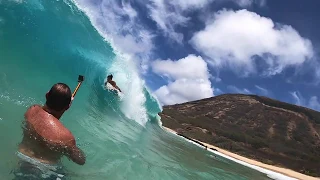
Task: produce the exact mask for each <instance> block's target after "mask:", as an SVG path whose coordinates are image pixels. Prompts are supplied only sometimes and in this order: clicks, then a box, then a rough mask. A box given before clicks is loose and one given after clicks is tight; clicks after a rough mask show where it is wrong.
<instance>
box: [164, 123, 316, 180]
mask: <svg viewBox="0 0 320 180" xmlns="http://www.w3.org/2000/svg"><path fill="white" fill-rule="evenodd" d="M162 128H163V129H164V130H166V131H168V132H170V133H173V134H175V135H177V136H180V137H182V138H185V139H186V140H189V141H192V143H195V144H197V145H199V146H202V147H203V148H205V149H206V150H209V151H211V152H213V153H215V154H218V155H220V156H221V155H224V156H227V157H230V158H228V159H230V160H233V159H235V160H237V161H241V162H244V163H246V164H249V165H251V166H256V167H258V168H263V169H265V170H269V171H272V172H275V173H280V174H281V175H284V176H288V177H291V178H295V179H300V180H320V177H312V176H308V175H305V174H302V173H299V172H296V171H293V170H291V169H286V168H281V167H277V166H272V165H268V164H264V163H262V162H259V161H256V160H253V159H249V158H246V157H243V156H240V155H238V154H235V153H232V152H229V151H227V150H224V149H221V148H219V147H216V146H213V145H211V144H207V143H204V142H201V141H198V140H195V139H192V138H188V137H184V136H181V135H179V134H178V133H177V132H176V131H174V130H172V129H170V128H167V127H165V126H162ZM215 151H216V152H215ZM233 161H234V160H233ZM237 161H236V162H237ZM241 162H237V163H240V164H243V163H241ZM251 166H248V167H249V168H253V167H251ZM258 168H253V169H255V170H257V169H258ZM258 171H259V170H258ZM260 172H262V171H260ZM263 173H265V174H267V173H266V172H263ZM271 178H272V177H271Z"/></svg>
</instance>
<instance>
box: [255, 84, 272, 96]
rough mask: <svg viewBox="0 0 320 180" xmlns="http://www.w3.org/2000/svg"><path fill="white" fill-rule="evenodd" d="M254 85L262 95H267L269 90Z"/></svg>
mask: <svg viewBox="0 0 320 180" xmlns="http://www.w3.org/2000/svg"><path fill="white" fill-rule="evenodd" d="M255 87H256V88H257V89H258V90H259V91H260V92H261V93H262V94H263V95H269V91H268V90H267V89H265V88H263V87H261V86H258V85H255Z"/></svg>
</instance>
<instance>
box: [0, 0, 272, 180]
mask: <svg viewBox="0 0 320 180" xmlns="http://www.w3.org/2000/svg"><path fill="white" fill-rule="evenodd" d="M92 15H93V14H90V12H89V11H88V10H86V8H85V7H83V6H81V5H80V4H77V2H74V1H69V0H64V1H62V0H56V1H51V0H47V1H44V0H28V1H22V0H11V1H0V84H1V85H0V139H1V153H0V159H1V161H0V179H1V180H2V179H3V180H7V179H8V180H9V179H12V178H13V174H12V169H14V168H15V167H16V165H17V163H18V160H19V159H18V157H17V155H16V152H17V145H18V144H19V143H20V142H21V138H22V128H21V123H22V121H23V115H24V113H25V111H26V110H27V108H28V107H29V106H30V105H33V104H43V103H44V102H45V93H46V92H47V91H48V90H49V89H50V87H51V86H52V85H53V84H55V83H57V82H64V83H66V84H68V85H69V86H70V87H71V88H72V89H74V88H75V87H76V85H77V78H78V75H84V76H85V81H84V83H83V85H82V86H81V88H80V90H79V92H78V93H77V96H76V97H75V100H74V102H73V104H72V107H71V108H70V110H68V111H67V112H66V113H65V114H64V115H63V117H62V119H61V121H62V122H63V124H64V125H65V126H66V127H67V128H69V129H70V131H71V132H72V133H73V134H74V136H75V137H76V141H77V144H78V145H79V147H80V148H81V149H83V151H84V152H85V154H86V157H87V158H86V159H87V162H86V164H85V165H84V166H79V165H76V164H74V163H72V162H70V161H69V160H68V159H66V158H63V159H62V164H63V165H64V168H65V169H66V174H67V175H66V177H64V178H63V179H72V180H78V179H79V180H104V179H130V180H135V179H155V180H156V179H166V180H167V179H168V180H170V179H172V180H173V179H174V180H176V179H208V180H212V179H231V180H232V179H237V180H239V179H243V180H245V179H261V180H264V179H270V177H268V175H267V173H269V174H272V172H264V171H262V172H259V171H256V170H254V169H252V168H249V167H246V166H244V165H245V164H243V165H241V164H239V163H236V162H234V161H233V160H232V159H230V158H228V157H223V156H222V155H220V154H215V155H214V153H213V152H210V151H206V150H204V149H202V148H199V147H198V146H196V145H193V144H191V143H190V142H188V141H186V140H185V139H182V138H180V137H177V136H175V135H173V134H170V133H168V132H166V131H164V130H163V129H162V128H161V120H160V117H159V116H158V113H159V112H161V110H162V108H161V106H160V105H159V103H158V100H157V99H156V98H155V97H153V96H152V94H151V93H150V91H149V90H148V88H147V87H146V85H145V82H144V80H143V79H142V78H141V77H140V73H139V72H140V70H141V69H140V67H139V66H138V65H137V64H138V63H136V62H135V61H133V60H132V57H131V56H130V55H129V54H125V53H123V52H121V50H119V49H118V48H117V47H116V45H114V42H113V39H112V37H111V36H108V34H104V33H102V32H101V31H100V30H99V28H95V27H96V26H97V24H95V23H96V22H93V21H91V19H90V17H91V16H92ZM109 74H113V76H114V79H115V81H116V82H117V84H118V86H119V87H121V89H122V90H123V92H124V95H123V97H121V98H119V97H117V96H115V94H114V93H112V92H109V91H106V90H105V89H104V87H103V84H104V82H105V80H106V77H107V75H109ZM273 178H274V177H273Z"/></svg>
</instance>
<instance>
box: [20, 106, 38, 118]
mask: <svg viewBox="0 0 320 180" xmlns="http://www.w3.org/2000/svg"><path fill="white" fill-rule="evenodd" d="M40 110H42V107H41V106H40V105H37V104H35V105H32V106H30V107H29V108H28V110H27V111H26V113H25V114H24V115H25V117H26V118H28V117H31V116H33V115H35V114H37V113H38V112H39V111H40Z"/></svg>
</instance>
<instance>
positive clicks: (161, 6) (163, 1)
mask: <svg viewBox="0 0 320 180" xmlns="http://www.w3.org/2000/svg"><path fill="white" fill-rule="evenodd" d="M212 1H214V0H196V1H194V0H175V1H167V0H151V4H149V5H147V7H148V9H149V11H150V17H151V19H152V20H153V21H154V22H156V23H157V26H158V27H159V28H160V29H161V30H162V31H163V33H164V35H165V36H167V37H169V38H171V39H172V40H174V41H175V42H178V43H182V41H183V39H184V37H183V34H182V33H179V32H177V30H176V28H177V27H179V26H186V25H187V23H188V21H189V20H190V17H189V16H188V15H187V14H188V12H190V11H193V10H197V9H199V8H203V7H204V6H205V5H206V4H208V3H209V2H212ZM143 3H145V2H144V1H143Z"/></svg>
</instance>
